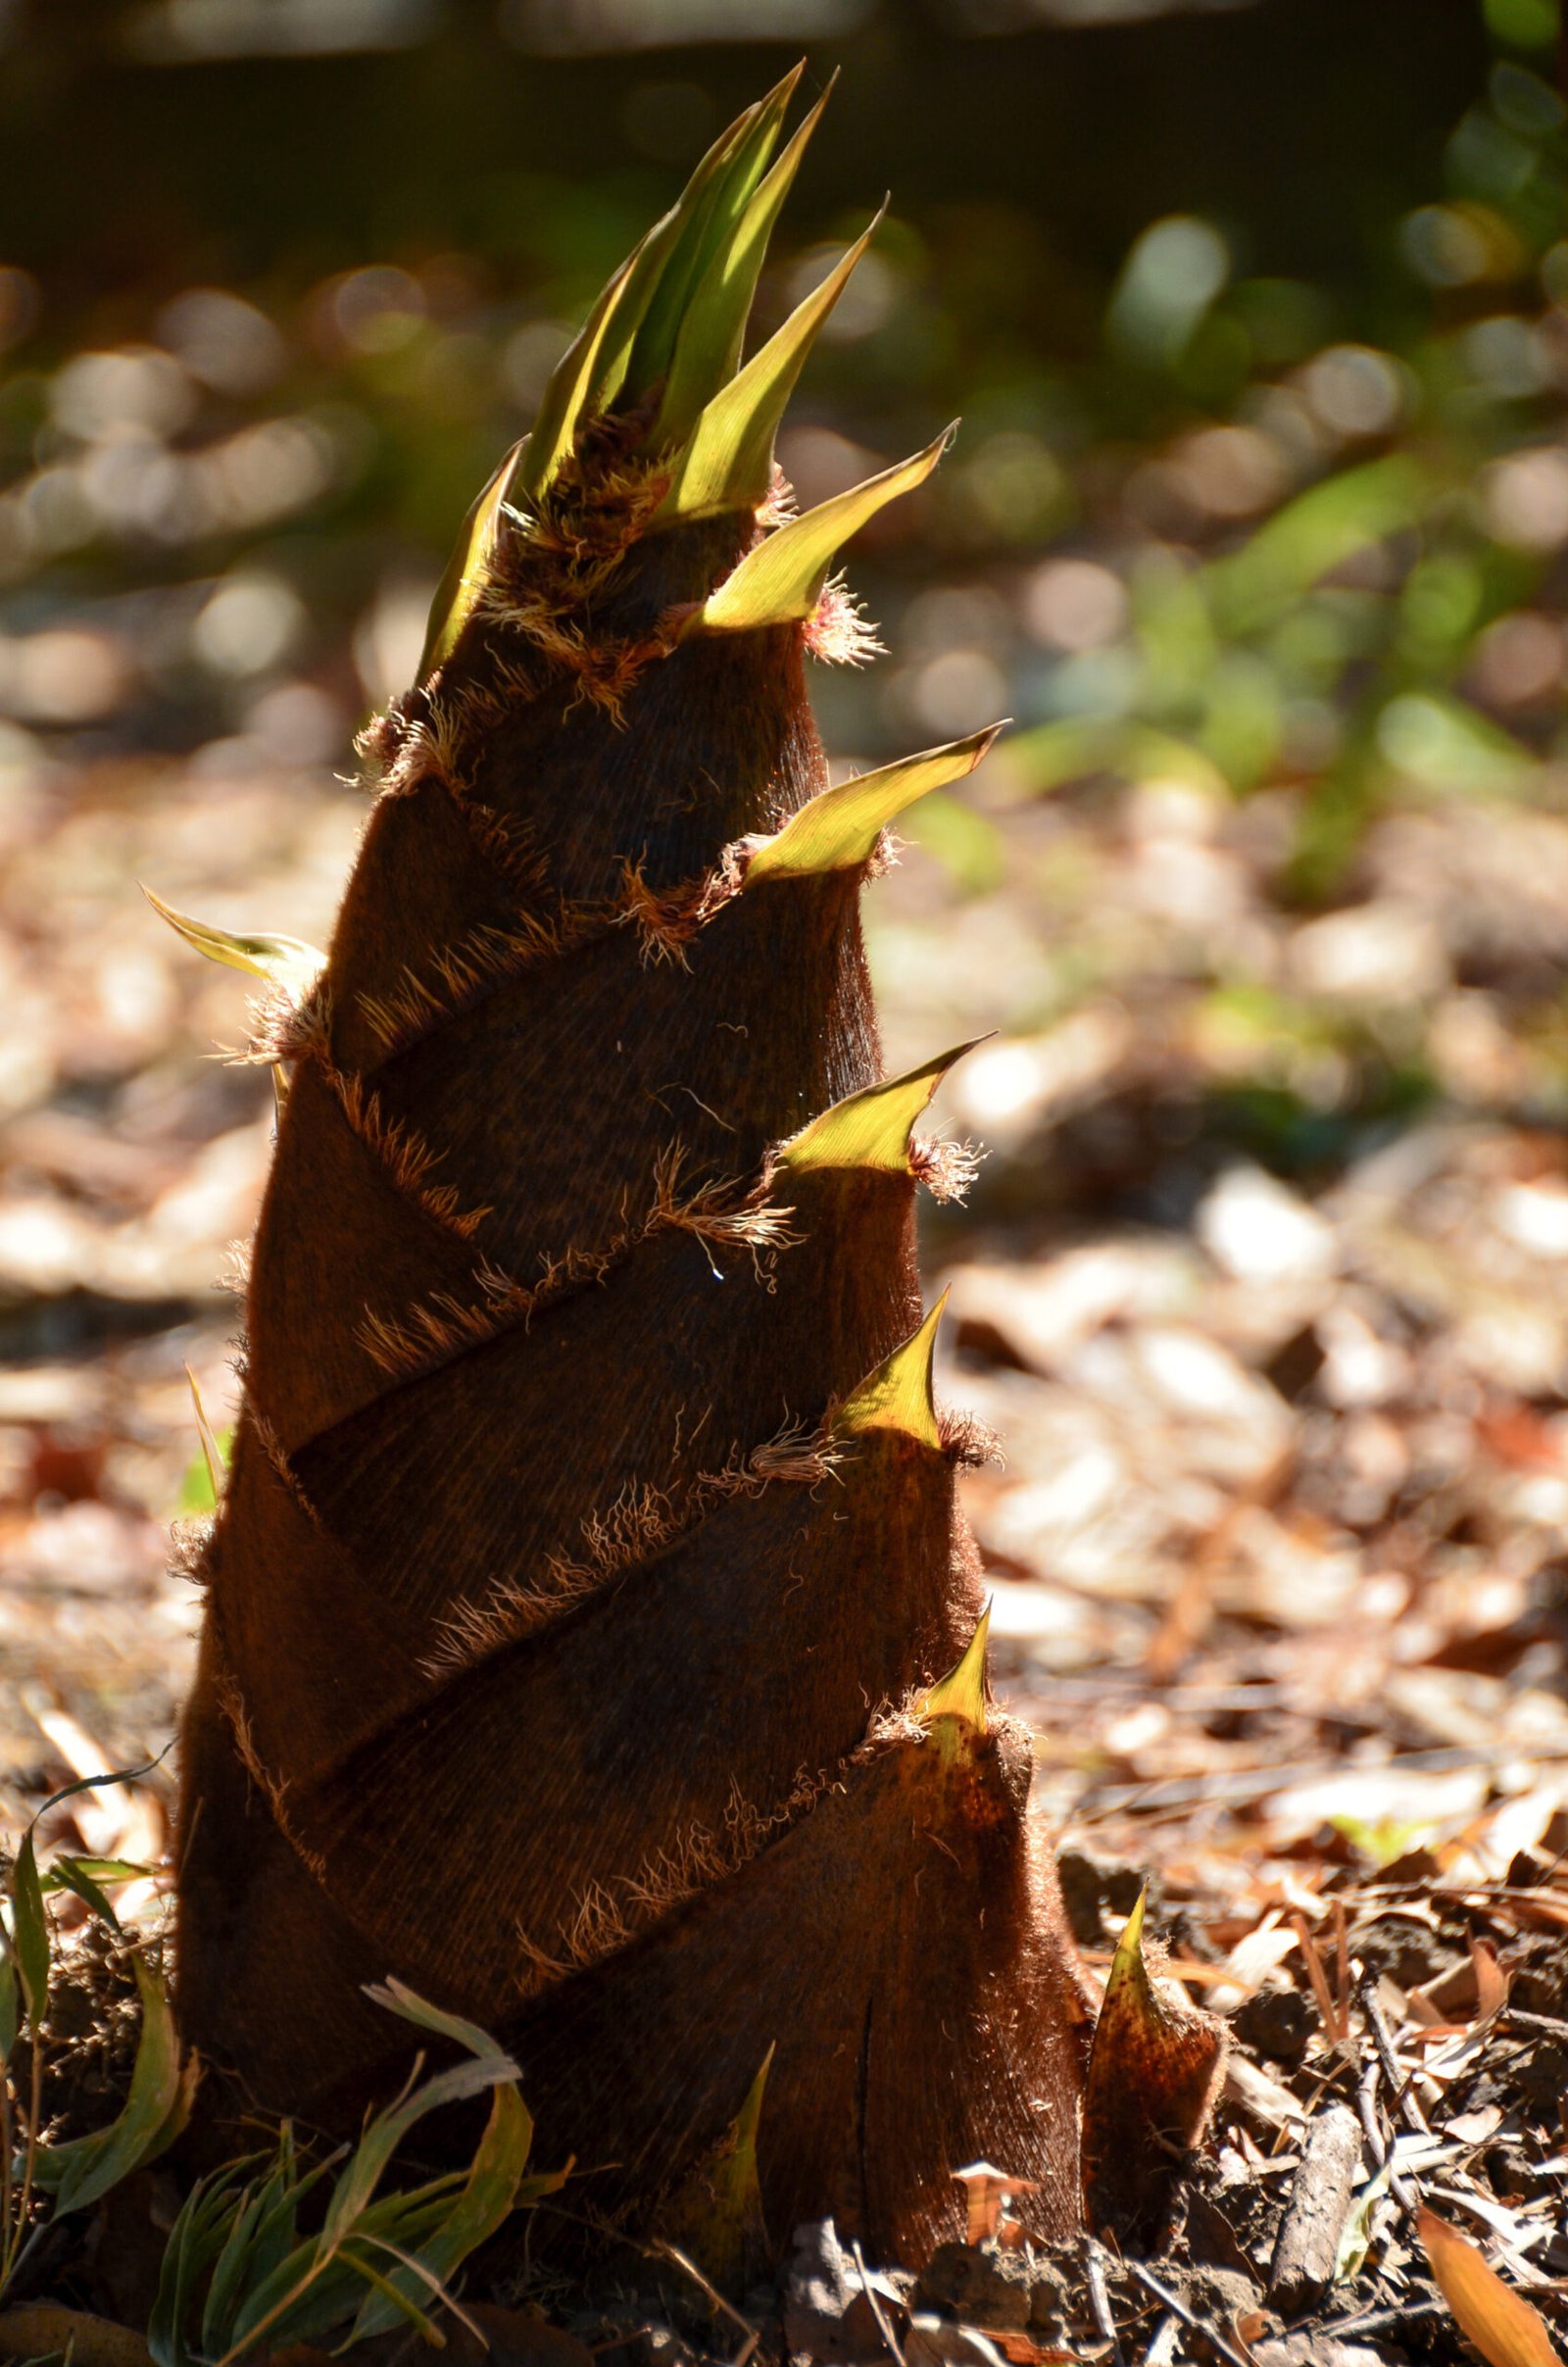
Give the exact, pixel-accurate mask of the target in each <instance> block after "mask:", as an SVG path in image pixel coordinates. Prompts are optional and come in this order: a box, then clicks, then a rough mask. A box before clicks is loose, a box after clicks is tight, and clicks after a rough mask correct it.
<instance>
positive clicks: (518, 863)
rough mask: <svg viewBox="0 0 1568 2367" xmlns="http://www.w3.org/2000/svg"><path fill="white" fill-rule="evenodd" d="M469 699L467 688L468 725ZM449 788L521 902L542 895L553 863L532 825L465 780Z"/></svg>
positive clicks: (467, 718) (483, 850) (464, 701)
mask: <svg viewBox="0 0 1568 2367" xmlns="http://www.w3.org/2000/svg"><path fill="white" fill-rule="evenodd" d="M468 699H469V694H468V693H467V692H466V691H465V692H464V693H462V694H460V699H459V704H460V705H462V706H463V708H464V711H465V712H464V721H465V724H467V723H469V721H470V720H471V719H472V718H471V717H470V715H469V713H468ZM446 792H447V795H448V797H449V798H450V799H451V801H452V804H453V806H454V808H455V809H456V811H457V812H458V814H460V815H461V816H462V818H463V820H464V822H465V823H466V825H467V828H468V831H469V833H470V835H471V836H472V839H473V843H474V845H475V846H476V847H477V848H478V850H479V852H480V854H481V855H483V856H484V857H485V859H486V861H487V862H489V863H493V864H494V866H495V868H496V870H497V871H498V872H499V873H500V874H501V877H502V878H503V879H504V880H505V881H506V883H507V885H508V887H510V888H511V889H512V891H513V893H514V894H515V896H516V897H517V899H518V902H519V903H520V904H522V905H524V906H526V905H528V904H531V903H532V902H534V901H535V899H536V898H538V897H540V896H542V895H543V894H544V893H545V892H546V889H547V887H548V885H549V878H550V866H549V862H548V860H547V858H546V857H545V856H543V855H542V854H541V853H540V851H539V848H538V846H537V845H536V844H535V841H534V834H533V831H532V828H531V827H530V826H529V825H528V824H526V823H522V822H517V821H515V820H514V819H513V817H512V815H511V814H503V813H502V812H501V811H500V809H499V808H498V807H496V806H491V805H487V804H486V803H485V801H484V799H483V798H479V797H475V796H474V795H473V794H472V792H471V791H470V790H469V789H468V788H467V787H466V785H465V784H464V783H462V782H448V783H447V784H446Z"/></svg>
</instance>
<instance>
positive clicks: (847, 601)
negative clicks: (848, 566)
mask: <svg viewBox="0 0 1568 2367" xmlns="http://www.w3.org/2000/svg"><path fill="white" fill-rule="evenodd" d="M806 646H807V648H808V649H809V651H810V653H811V655H812V657H813V658H820V659H821V660H822V661H823V662H824V664H826V665H828V666H865V665H868V664H869V663H870V661H871V659H873V658H881V657H885V656H886V654H887V644H886V643H885V642H882V641H879V640H878V639H877V637H876V626H875V625H874V624H871V623H869V622H868V621H867V619H866V616H865V615H864V612H863V611H862V609H861V607H860V604H859V602H858V600H856V599H854V598H852V596H851V593H850V590H849V586H848V584H847V583H846V581H845V579H844V577H843V576H842V575H834V576H831V577H830V578H829V580H828V581H827V582H826V583H825V584H824V585H823V586H822V595H821V598H820V599H819V600H818V601H817V604H816V606H815V608H814V609H813V610H812V611H811V614H810V616H809V617H808V618H807V620H806Z"/></svg>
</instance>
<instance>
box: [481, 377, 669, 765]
mask: <svg viewBox="0 0 1568 2367" xmlns="http://www.w3.org/2000/svg"><path fill="white" fill-rule="evenodd" d="M632 432H633V429H632V427H631V426H630V425H629V423H628V422H627V421H625V420H622V419H613V420H611V419H594V420H589V421H587V422H586V423H585V424H584V426H583V427H582V429H581V430H580V431H579V433H578V438H577V444H576V449H575V450H574V452H573V453H572V454H571V455H570V456H569V457H568V458H567V460H566V461H565V462H564V465H563V466H562V468H560V469H559V470H558V471H557V473H556V476H555V478H554V479H553V480H552V483H551V485H550V489H549V491H548V492H547V493H546V495H545V496H544V499H543V500H542V502H541V503H540V504H539V507H538V509H537V511H536V513H535V514H533V515H531V516H529V517H526V518H524V517H520V516H518V515H517V514H516V513H514V512H510V511H509V512H508V513H507V516H508V518H510V519H511V522H512V524H513V526H514V529H515V532H514V534H513V535H512V536H511V537H509V538H507V541H506V543H504V544H503V546H502V548H501V549H499V550H498V551H497V553H496V555H495V558H494V560H493V562H492V567H491V571H490V577H489V580H488V581H487V583H486V584H485V586H484V588H483V590H482V591H481V593H480V597H479V601H478V609H477V613H478V614H479V616H481V617H483V618H485V619H487V620H488V621H489V622H490V623H491V624H493V625H496V626H499V627H500V628H501V629H502V630H504V631H507V632H512V633H515V634H517V635H518V636H519V637H520V638H521V639H522V640H523V641H524V642H525V643H526V644H527V646H528V647H529V649H530V650H531V651H533V652H534V653H535V654H536V655H537V657H538V658H539V659H540V660H541V661H542V663H543V664H544V665H545V666H546V667H547V668H549V669H551V670H553V671H555V672H557V673H564V674H565V675H566V676H567V677H568V679H569V680H570V681H571V683H572V693H571V697H570V700H569V701H568V710H569V708H570V707H574V706H576V705H578V704H579V703H581V702H582V701H584V700H586V701H588V702H590V703H591V704H593V705H595V706H598V707H602V708H603V709H604V710H605V711H606V713H607V714H608V715H610V717H611V719H612V720H613V722H614V723H616V724H617V725H618V724H619V723H620V722H621V721H622V720H623V704H624V701H625V698H626V695H627V693H628V692H629V691H630V690H631V688H632V686H633V684H634V683H635V682H636V681H637V680H638V678H639V677H640V675H641V674H642V673H643V672H644V671H645V670H646V669H647V667H648V666H650V665H652V664H653V663H655V662H656V661H657V660H658V659H660V658H662V657H665V656H667V654H668V652H669V650H670V649H671V647H672V646H673V636H674V631H675V620H673V619H671V620H669V622H667V623H665V624H663V625H662V626H661V627H660V628H658V629H656V630H655V631H654V632H653V633H650V634H643V635H639V636H638V637H636V638H634V639H631V640H625V641H617V640H614V639H613V638H610V637H599V636H595V635H592V634H590V633H589V632H588V630H587V629H586V628H585V627H584V625H583V624H582V623H581V622H579V621H576V620H577V619H580V618H581V617H582V616H583V615H584V614H585V612H586V611H587V610H588V609H589V608H591V606H592V603H593V601H594V600H595V598H596V597H597V595H598V594H599V593H600V592H602V591H603V590H604V588H605V586H606V584H607V583H608V582H609V581H610V578H611V577H612V576H613V573H614V572H615V570H616V568H617V567H618V566H619V564H620V561H621V558H622V556H623V554H624V553H625V551H626V550H627V549H628V548H629V546H630V545H631V544H632V543H634V542H635V541H636V540H637V539H638V537H639V536H640V535H641V534H642V533H643V531H644V529H645V527H646V526H647V524H648V521H649V519H650V518H652V517H653V515H654V513H655V511H656V510H657V509H658V508H659V505H660V503H661V502H662V500H663V498H664V494H665V491H666V489H667V486H668V471H667V470H661V469H659V468H656V467H653V466H650V465H649V464H648V463H646V462H640V461H636V460H632V459H629V458H627V457H626V456H625V438H626V437H627V436H628V435H629V434H630V433H632ZM617 446H618V447H619V452H618V455H617V452H616V449H615V448H616V447H617Z"/></svg>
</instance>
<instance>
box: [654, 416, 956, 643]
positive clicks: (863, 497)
mask: <svg viewBox="0 0 1568 2367" xmlns="http://www.w3.org/2000/svg"><path fill="white" fill-rule="evenodd" d="M953 432H954V431H953V429H952V428H951V427H949V428H945V429H944V430H943V432H942V434H941V435H939V436H938V437H937V439H936V442H935V443H934V444H928V445H927V446H926V449H925V450H924V452H917V453H915V454H914V455H913V457H912V458H911V459H909V460H907V461H900V462H899V463H898V465H897V467H895V468H884V469H883V470H882V472H881V474H880V475H878V476H872V477H867V479H866V481H865V483H864V484H863V485H854V486H852V487H851V488H850V490H849V492H847V493H837V494H835V495H834V496H833V499H832V500H831V501H825V502H820V503H818V505H817V507H816V508H815V509H814V510H808V511H806V512H805V514H804V515H803V516H802V517H800V518H788V519H786V521H785V523H784V524H783V525H781V526H779V527H777V528H775V530H774V531H773V532H772V533H771V534H769V535H768V537H767V538H766V540H765V541H764V542H760V543H759V544H758V546H757V548H756V550H755V551H748V552H747V554H746V557H745V558H744V559H743V560H742V561H741V563H740V565H739V566H738V567H735V568H734V569H733V570H732V572H731V573H730V574H728V575H726V576H725V578H724V580H723V582H722V583H721V584H720V585H719V587H718V589H717V591H716V592H711V593H710V595H709V597H708V599H707V600H705V601H704V603H703V605H702V607H701V608H699V609H694V610H693V612H692V615H691V618H690V620H689V622H688V624H687V627H686V630H687V631H688V632H708V633H746V632H753V631H755V630H756V629H757V628H758V627H760V626H761V625H767V624H785V623H788V622H789V621H790V620H791V619H792V618H797V617H801V618H804V617H807V616H810V614H811V611H812V610H813V609H814V608H815V606H816V604H817V601H818V600H819V599H820V598H821V595H822V587H823V585H824V584H825V583H826V581H827V577H828V569H829V568H830V567H832V565H833V561H834V558H835V557H836V555H837V553H838V551H839V549H840V547H841V546H842V545H843V544H844V543H846V542H848V541H849V539H850V537H851V535H852V534H858V532H859V530H860V528H861V527H862V526H863V525H865V524H866V523H867V522H868V520H869V519H871V518H875V516H876V514H877V512H878V511H879V510H883V509H885V508H886V507H887V505H888V503H889V502H891V501H897V499H898V497H899V495H900V494H901V493H911V492H912V491H913V490H914V488H915V486H916V485H923V484H924V483H925V480H926V478H927V477H928V476H929V475H930V474H931V471H932V469H933V468H935V467H936V465H937V463H938V461H939V460H940V459H941V458H942V455H943V453H944V452H945V451H946V450H947V448H948V445H949V443H950V442H951V440H952V437H953Z"/></svg>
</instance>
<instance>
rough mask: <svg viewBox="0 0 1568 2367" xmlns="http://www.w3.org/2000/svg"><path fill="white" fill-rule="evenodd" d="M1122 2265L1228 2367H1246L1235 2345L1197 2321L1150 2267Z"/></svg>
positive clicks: (1132, 2262) (1136, 2262)
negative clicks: (1199, 2337)
mask: <svg viewBox="0 0 1568 2367" xmlns="http://www.w3.org/2000/svg"><path fill="white" fill-rule="evenodd" d="M1122 2265H1123V2267H1124V2268H1128V2269H1130V2270H1131V2271H1132V2273H1133V2275H1134V2276H1135V2277H1136V2278H1137V2279H1138V2282H1139V2284H1140V2285H1143V2286H1147V2288H1148V2290H1149V2291H1150V2292H1151V2293H1152V2294H1153V2296H1154V2298H1155V2300H1156V2301H1159V2302H1161V2303H1163V2305H1164V2307H1165V2308H1166V2309H1169V2310H1173V2311H1174V2312H1175V2314H1176V2316H1177V2317H1178V2318H1180V2320H1181V2322H1182V2324H1183V2325H1184V2326H1186V2327H1190V2328H1191V2330H1192V2332H1193V2333H1194V2334H1201V2336H1202V2338H1203V2340H1204V2342H1206V2343H1207V2344H1208V2346H1209V2348H1210V2349H1211V2350H1215V2351H1217V2352H1218V2353H1219V2355H1220V2357H1221V2358H1222V2359H1224V2360H1226V2361H1227V2362H1228V2367H1250V2361H1249V2360H1247V2359H1246V2358H1244V2357H1243V2355H1242V2353H1241V2352H1240V2351H1239V2350H1238V2349H1237V2348H1236V2346H1235V2344H1234V2343H1233V2342H1226V2340H1225V2337H1224V2336H1223V2335H1222V2334H1221V2333H1220V2331H1219V2328H1218V2327H1217V2326H1210V2324H1209V2322H1208V2320H1207V2319H1206V2318H1201V2317H1200V2316H1199V2314H1198V2312H1197V2310H1196V2309H1189V2308H1188V2306H1187V2304H1186V2302H1185V2301H1184V2300H1183V2299H1182V2297H1181V2295H1180V2294H1179V2293H1172V2292H1171V2289H1170V2287H1169V2286H1168V2285H1164V2284H1162V2283H1161V2282H1160V2280H1159V2278H1158V2277H1156V2276H1155V2274H1154V2272H1153V2270H1152V2268H1145V2266H1144V2264H1143V2262H1142V2261H1141V2260H1125V2261H1123V2263H1122Z"/></svg>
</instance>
